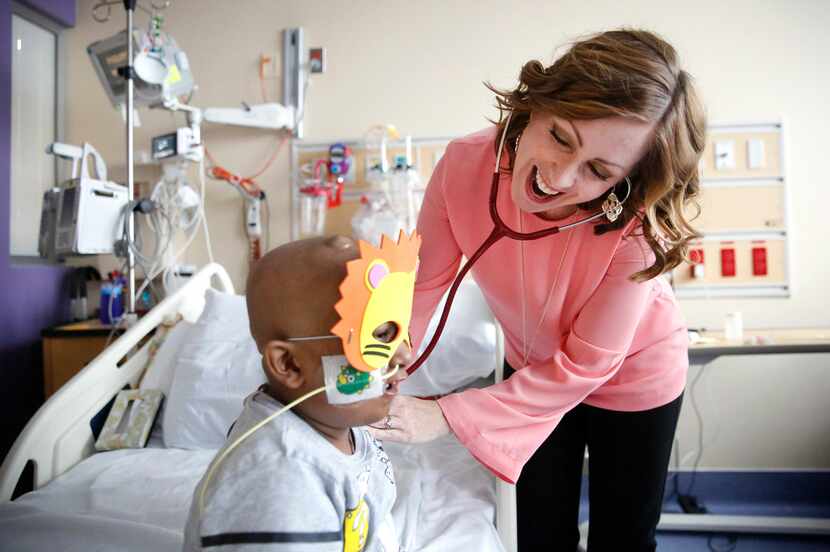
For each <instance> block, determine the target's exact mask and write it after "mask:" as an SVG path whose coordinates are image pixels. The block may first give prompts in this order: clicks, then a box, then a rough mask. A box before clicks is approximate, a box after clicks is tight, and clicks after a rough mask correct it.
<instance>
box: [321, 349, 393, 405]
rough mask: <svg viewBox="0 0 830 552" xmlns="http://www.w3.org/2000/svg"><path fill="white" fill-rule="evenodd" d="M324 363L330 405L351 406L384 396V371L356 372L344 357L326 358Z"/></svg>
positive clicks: (327, 396)
mask: <svg viewBox="0 0 830 552" xmlns="http://www.w3.org/2000/svg"><path fill="white" fill-rule="evenodd" d="M322 362H323V374H324V377H325V382H326V398H327V399H328V401H329V404H349V403H354V402H358V401H365V400H366V399H374V398H376V397H380V396H381V395H383V386H384V383H383V378H382V377H381V373H382V370H380V369H377V370H372V371H371V372H362V371H360V370H355V369H354V368H352V367H351V366H350V365H349V361H348V360H347V359H346V357H345V356H344V355H336V356H324V357H322Z"/></svg>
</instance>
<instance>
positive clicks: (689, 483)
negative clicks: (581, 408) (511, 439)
mask: <svg viewBox="0 0 830 552" xmlns="http://www.w3.org/2000/svg"><path fill="white" fill-rule="evenodd" d="M675 482H676V484H677V487H675ZM675 488H677V489H679V491H680V493H682V494H692V495H694V496H695V497H697V499H698V501H699V502H700V503H701V504H702V505H703V506H704V507H705V508H706V509H707V510H708V511H709V512H711V513H715V514H725V515H763V516H792V517H820V518H830V472H701V473H698V474H697V475H696V476H695V477H694V478H692V477H691V475H690V474H689V473H687V472H681V473H678V474H676V480H675V474H672V475H670V477H669V481H668V483H667V485H666V500H665V502H664V506H663V511H665V512H682V509H681V508H680V506H679V505H678V503H677V497H676V494H675ZM587 490H588V484H587V480H586V481H584V482H583V485H582V503H581V508H580V520H581V521H584V520H587V519H588V495H587ZM700 515H705V514H700ZM657 549H658V550H660V551H668V552H687V551H689V552H691V551H701V550H702V551H707V550H712V551H716V552H727V551H736V552H740V551H752V552H767V551H769V552H773V551H774V552H782V551H787V552H790V551H792V552H818V551H823V552H827V551H830V536H803V535H801V536H787V535H749V534H735V535H725V534H709V533H680V532H667V531H661V532H659V533H658V535H657Z"/></svg>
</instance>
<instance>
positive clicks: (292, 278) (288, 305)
mask: <svg viewBox="0 0 830 552" xmlns="http://www.w3.org/2000/svg"><path fill="white" fill-rule="evenodd" d="M359 256H360V252H359V250H358V247H357V244H356V243H355V242H354V240H352V239H351V238H347V237H344V236H333V237H325V238H312V239H307V240H299V241H295V242H290V243H287V244H285V245H282V246H280V247H277V248H276V249H274V250H272V251H270V252H269V253H268V254H267V255H265V256H264V257H263V258H262V259H260V260H259V261H258V262H257V263H256V264H255V265H254V268H253V270H252V271H251V275H250V276H249V278H248V290H247V302H248V317H249V318H250V323H251V335H252V336H253V337H254V340H255V341H256V342H257V346H258V347H259V348H260V350H262V347H263V346H264V345H265V344H266V343H267V342H268V341H271V340H273V339H286V338H291V337H307V336H317V335H329V334H330V333H331V331H330V330H331V328H332V326H334V325H335V324H336V323H337V320H338V319H339V316H338V314H337V312H336V311H335V310H334V305H335V303H337V301H339V300H340V291H339V290H338V287H339V286H340V283H341V282H342V281H343V279H344V278H345V277H346V263H347V262H348V261H351V260H353V259H356V258H358V257H359Z"/></svg>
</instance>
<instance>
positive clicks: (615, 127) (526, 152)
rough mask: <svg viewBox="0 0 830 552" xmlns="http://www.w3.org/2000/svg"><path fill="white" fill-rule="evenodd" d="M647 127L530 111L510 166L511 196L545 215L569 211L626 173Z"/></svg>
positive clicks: (644, 145) (641, 149) (642, 148)
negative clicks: (571, 118)
mask: <svg viewBox="0 0 830 552" xmlns="http://www.w3.org/2000/svg"><path fill="white" fill-rule="evenodd" d="M653 131H654V124H653V123H645V122H642V121H639V120H637V119H633V118H626V117H605V118H602V119H593V120H579V121H576V120H568V119H563V118H560V117H556V116H554V115H551V114H549V113H539V112H534V113H532V114H531V116H530V121H529V122H528V124H527V127H525V130H524V132H523V133H522V136H521V139H520V140H519V149H518V152H517V153H516V160H515V163H514V165H513V184H512V186H511V193H512V197H513V201H514V202H515V203H516V205H518V207H519V208H520V209H521V210H523V211H525V212H528V213H535V214H538V215H539V216H541V217H543V218H546V219H549V220H555V219H560V218H564V217H567V216H570V215H571V214H573V213H574V212H576V210H577V205H579V204H580V203H585V202H587V201H591V200H594V199H596V198H598V197H600V196H601V195H603V194H604V193H605V192H607V191H608V189H609V188H611V186H613V185H614V184H616V183H617V182H619V181H620V180H622V179H623V177H625V176H626V175H627V174H629V173H630V172H631V170H632V169H633V168H634V166H635V165H636V164H637V162H638V161H639V160H640V159H641V158H642V157H643V155H645V153H646V151H647V149H648V147H649V144H650V142H651V137H652V133H653Z"/></svg>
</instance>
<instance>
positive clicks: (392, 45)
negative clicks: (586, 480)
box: [66, 0, 830, 467]
mask: <svg viewBox="0 0 830 552" xmlns="http://www.w3.org/2000/svg"><path fill="white" fill-rule="evenodd" d="M94 3H95V0H82V1H80V2H79V4H80V5H79V17H78V26H77V27H76V28H75V29H73V30H72V31H70V32H69V33H68V34H69V37H68V44H69V48H70V49H71V50H70V55H69V64H70V66H69V71H68V74H69V83H68V94H67V114H66V122H67V124H66V129H67V140H68V141H70V142H80V141H82V140H88V141H91V142H92V143H93V144H94V145H95V146H96V147H97V148H98V149H99V150H100V151H101V153H102V154H103V155H104V156H105V157H106V159H108V160H109V162H110V164H111V165H112V166H113V170H114V172H115V173H116V175H117V174H118V172H119V167H118V165H119V164H121V165H122V167H121V172H122V174H123V159H124V156H123V144H124V138H123V134H124V130H123V125H122V123H121V120H120V117H119V116H118V115H117V114H116V113H115V111H113V110H112V108H111V107H110V105H109V103H108V101H107V99H106V97H105V95H104V93H103V91H102V90H101V88H100V86H99V85H98V82H97V79H96V77H95V75H94V73H93V71H92V68H91V64H90V62H89V60H88V59H87V56H86V54H85V51H84V48H85V47H86V45H87V44H89V43H90V42H92V41H94V40H97V39H100V38H103V37H106V36H110V35H111V34H113V33H114V32H115V31H116V30H118V29H119V28H120V27H121V26H122V25H123V18H122V16H121V15H120V13H119V10H118V9H117V8H115V7H114V8H113V14H114V18H113V20H112V21H110V22H109V23H107V24H98V23H95V22H94V21H93V20H92V18H91V16H90V12H91V6H92V4H94ZM164 15H165V28H166V29H167V30H169V31H170V32H171V33H172V34H173V35H174V36H175V38H176V40H177V41H178V42H179V44H180V46H181V47H183V48H184V49H185V50H186V51H187V52H188V54H189V56H190V59H191V63H192V66H193V72H194V75H195V78H196V80H197V82H198V83H199V86H200V89H199V92H198V93H197V95H196V96H195V98H194V104H196V105H199V106H222V105H226V106H233V105H238V103H239V102H240V101H242V100H245V101H248V102H258V101H260V94H259V85H258V81H257V60H258V56H259V54H261V53H266V54H270V55H275V56H276V57H277V58H279V47H280V46H279V45H280V30H281V29H283V28H286V27H294V26H301V27H303V28H304V30H305V33H306V45H307V46H309V47H310V46H323V47H325V48H326V53H327V56H328V59H327V64H328V69H327V72H326V73H325V74H323V75H315V76H313V77H312V78H313V81H312V85H311V87H310V89H309V96H308V105H307V109H306V119H305V128H306V138H307V139H309V140H313V141H323V140H334V139H344V138H354V137H358V136H360V135H361V134H362V132H363V131H364V130H365V129H366V128H367V127H368V126H369V125H371V124H374V123H379V122H391V123H394V124H395V125H396V126H397V127H398V128H399V129H400V130H401V131H402V132H403V133H407V134H412V135H414V136H440V135H461V134H464V133H467V132H471V131H473V130H477V129H479V128H481V127H483V126H484V125H485V124H486V121H485V117H488V116H493V115H494V113H495V112H494V110H493V109H492V104H493V99H492V96H491V94H489V93H488V91H487V90H486V89H485V88H484V87H483V86H482V84H481V82H482V81H484V80H489V81H491V82H493V83H495V84H497V85H501V86H511V85H512V84H514V82H515V77H516V75H517V74H518V70H519V68H520V66H521V64H522V63H523V62H524V61H526V60H528V59H531V58H539V59H542V60H545V61H550V60H551V59H552V56H553V53H554V49H555V47H556V46H558V45H561V44H563V43H565V42H566V41H568V40H569V39H573V38H575V37H578V36H580V35H582V34H584V33H588V32H593V31H599V30H603V29H608V28H613V27H618V26H623V25H625V26H643V27H646V28H649V29H652V30H655V31H657V32H659V33H661V34H662V35H663V36H665V37H666V38H667V39H669V40H670V41H671V42H672V43H673V44H674V45H675V47H676V48H677V49H678V51H679V52H680V54H681V56H682V59H683V60H684V62H685V67H686V69H687V70H689V71H690V72H691V73H692V74H693V75H694V76H695V78H696V80H697V82H698V84H699V86H700V88H701V90H702V92H703V96H704V99H705V101H706V104H707V106H708V112H709V115H710V120H711V121H714V122H734V121H758V120H761V121H768V120H770V119H779V118H780V119H782V120H783V121H784V122H785V124H786V132H787V138H786V139H787V143H786V147H787V153H788V158H787V175H788V180H789V186H790V189H791V206H792V213H793V214H794V215H795V216H794V221H793V224H792V228H793V238H792V249H793V256H794V257H793V258H794V262H793V269H794V270H793V275H792V277H793V295H792V297H791V298H789V299H765V300H755V299H746V300H718V301H701V300H694V301H692V300H688V301H685V302H684V303H683V309H684V311H685V313H686V315H687V318H688V320H689V323H690V325H692V326H706V327H710V328H715V327H720V326H721V324H722V319H723V315H724V313H726V312H728V311H732V310H740V311H742V312H743V313H744V320H745V324H746V325H747V326H748V327H770V326H813V325H815V326H820V325H823V326H828V325H830V314H828V313H830V299H828V294H827V293H826V292H825V290H824V286H823V285H822V284H823V283H824V278H825V275H826V274H828V272H830V247H828V246H827V245H826V240H827V237H828V232H827V230H826V225H825V219H826V214H825V212H826V209H825V208H824V206H826V205H828V204H830V186H828V183H827V180H828V177H827V174H828V171H827V162H826V158H827V157H826V151H825V150H826V138H825V136H826V135H825V132H826V126H827V123H828V122H830V107H828V104H827V102H826V101H825V96H826V91H827V90H829V89H830V76H828V72H827V70H826V68H827V66H828V63H827V59H826V55H827V53H828V52H830V35H828V33H827V32H826V29H828V28H830V10H828V9H827V3H826V2H825V1H823V0H814V1H806V0H802V1H793V2H757V1H751V0H738V1H733V2H728V3H724V2H718V1H713V0H701V1H698V2H658V1H653V0H630V1H627V2H624V3H620V2H617V1H593V2H584V1H551V0H548V1H535V2H530V1H525V2H504V1H499V2H496V1H494V0H486V1H473V0H463V1H460V0H459V1H453V2H444V1H437V0H425V1H421V2H404V1H401V0H385V1H381V0H358V1H354V2H337V3H335V2H327V1H324V0H303V1H300V0H294V1H286V0H283V1H273V0H240V1H233V2H231V1H219V0H203V1H196V0H176V1H175V2H174V4H173V7H172V8H171V9H169V10H167V11H166V12H165V14H164ZM139 21H141V22H142V23H143V22H145V21H146V18H145V17H144V16H140V17H139ZM269 86H270V90H272V91H273V90H280V86H279V81H271V82H269ZM141 116H142V119H143V122H144V127H143V128H142V129H140V130H139V132H137V134H136V144H137V146H138V147H139V148H143V149H148V148H149V137H150V136H152V135H155V134H160V133H162V132H166V131H169V130H170V129H172V128H174V126H181V125H182V122H183V119H182V118H181V116H173V115H170V114H168V113H163V112H152V113H151V112H148V111H146V110H145V111H143V112H142V113H141ZM205 138H206V141H207V144H208V146H209V148H210V149H211V151H212V152H213V153H214V155H215V156H216V157H217V158H218V159H219V160H220V161H221V162H222V163H223V164H224V165H225V166H226V167H227V168H229V169H231V170H234V171H236V172H240V173H244V174H249V173H253V172H255V171H256V170H258V168H259V166H260V165H261V163H262V162H263V161H264V160H265V159H266V158H267V157H268V156H269V154H270V153H271V151H272V148H273V147H274V144H275V143H276V137H275V136H273V135H267V134H266V133H263V132H258V131H253V130H246V129H230V128H223V127H216V126H208V127H205ZM138 176H139V177H140V178H141V177H142V176H144V177H145V178H148V179H149V178H154V175H153V171H144V170H139V171H138ZM194 177H195V173H194ZM260 183H261V184H262V185H263V186H264V187H265V189H266V191H267V193H268V194H269V195H270V197H271V208H272V211H273V214H274V216H273V217H272V219H273V221H272V225H271V230H272V235H273V241H274V243H280V242H282V241H285V240H286V239H288V235H289V225H288V216H289V214H288V197H289V196H288V161H287V155H285V154H283V155H281V156H280V158H279V159H278V160H277V162H276V163H275V164H274V165H273V166H272V167H271V169H269V170H268V171H267V172H266V173H265V174H264V175H263V176H262V177H261V178H260ZM208 185H209V193H208V199H207V203H208V214H209V219H210V222H211V228H212V237H213V247H214V251H215V252H216V256H217V258H218V260H219V261H220V262H221V263H223V264H224V265H225V266H226V267H227V268H228V269H229V271H230V273H231V275H232V277H233V279H234V282H235V284H236V285H237V287H238V288H240V289H242V287H243V284H244V277H245V274H246V272H247V263H246V260H245V259H246V254H247V251H246V241H245V238H244V234H243V228H242V214H241V206H240V200H239V198H238V196H237V195H236V194H235V192H233V191H232V190H230V189H229V188H228V187H226V186H223V185H222V184H221V183H216V182H209V183H208ZM748 207H750V205H748ZM205 259H206V254H205V250H204V246H203V244H202V242H201V241H199V240H197V241H196V243H195V245H194V247H192V249H191V251H189V252H188V260H189V261H191V262H195V263H203V262H204V261H205ZM828 364H830V363H828V356H826V355H812V356H798V357H769V358H765V359H757V358H742V359H737V358H733V359H722V360H719V361H717V362H715V363H713V364H712V365H711V366H710V369H711V372H709V373H708V374H707V376H706V382H705V383H708V385H709V386H710V388H711V397H712V402H713V403H719V404H720V405H721V407H720V411H718V410H717V409H713V408H712V407H711V406H712V405H709V406H706V407H704V414H703V415H704V419H705V425H706V427H707V430H708V429H709V428H714V427H715V426H716V425H717V424H716V422H714V420H715V419H716V418H717V417H718V412H720V418H721V424H720V426H719V427H720V434H719V436H717V439H715V440H714V442H712V443H710V444H709V446H707V448H706V454H705V455H704V458H703V465H704V466H714V467H736V466H737V467H739V466H785V467H830V443H828V437H827V435H830V407H828V406H827V404H828V403H827V401H825V400H823V399H824V397H827V396H829V395H830V370H828V368H830V366H828ZM701 389H702V387H701ZM701 396H703V395H702V394H701ZM688 406H689V400H688V398H687V401H686V408H685V409H684V415H683V419H682V420H681V428H680V433H679V435H680V439H681V452H682V455H685V454H686V452H687V451H688V450H689V449H690V448H693V447H694V441H695V440H696V437H695V435H696V433H695V431H696V429H695V426H694V424H693V423H692V422H693V420H694V417H693V416H690V409H689V408H688Z"/></svg>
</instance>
